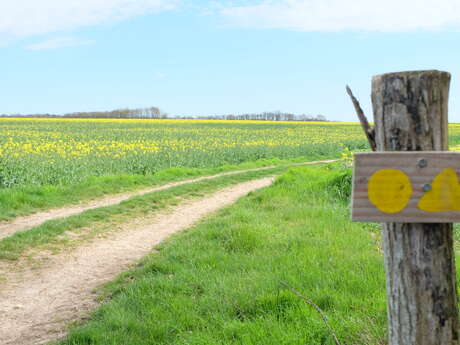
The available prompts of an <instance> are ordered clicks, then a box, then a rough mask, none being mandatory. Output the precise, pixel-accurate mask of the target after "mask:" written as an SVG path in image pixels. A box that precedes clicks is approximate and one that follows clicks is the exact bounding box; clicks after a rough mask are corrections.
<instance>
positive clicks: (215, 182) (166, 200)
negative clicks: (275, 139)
mask: <svg viewBox="0 0 460 345" xmlns="http://www.w3.org/2000/svg"><path fill="white" fill-rule="evenodd" d="M286 170H287V168H286V167H276V168H273V169H267V170H260V171H251V172H246V173H241V174H237V175H228V176H223V177H218V178H215V179H211V180H205V181H200V182H195V183H190V184H185V185H180V186H176V187H172V188H169V189H165V190H161V191H157V192H152V193H149V194H145V195H142V196H136V197H133V198H130V199H128V200H126V201H124V202H121V203H119V204H116V205H111V206H107V207H100V208H96V209H91V210H88V211H85V212H82V213H80V214H77V215H73V216H69V217H65V218H59V219H53V220H49V221H47V222H45V223H43V224H41V225H39V226H37V227H34V228H32V229H29V230H26V231H22V232H18V233H15V234H14V235H12V236H9V237H6V238H4V239H2V240H0V260H16V259H18V258H20V257H21V256H22V254H23V253H24V252H25V251H27V250H30V249H32V248H37V247H39V248H43V247H46V248H47V249H54V250H58V249H60V248H61V247H62V246H63V245H71V244H72V243H78V242H80V241H81V240H85V239H88V238H92V237H94V236H95V235H100V234H102V233H104V232H109V231H114V229H116V227H117V224H122V223H126V222H128V221H129V220H133V219H138V218H142V217H143V216H145V215H146V214H149V213H152V212H154V211H157V210H159V209H162V208H165V207H167V206H171V205H175V204H177V203H178V202H179V201H181V200H183V199H188V198H193V197H199V196H203V195H205V194H208V193H210V192H213V191H216V190H218V189H220V188H223V187H226V186H230V185H233V184H237V183H239V182H245V181H249V180H253V179H257V178H261V177H264V176H268V175H273V174H280V173H282V172H284V171H286ZM67 232H71V236H67V235H66V233H67Z"/></svg>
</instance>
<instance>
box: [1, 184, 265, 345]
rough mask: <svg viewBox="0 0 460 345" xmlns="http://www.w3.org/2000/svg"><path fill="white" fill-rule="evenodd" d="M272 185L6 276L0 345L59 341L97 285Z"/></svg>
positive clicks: (183, 209)
mask: <svg viewBox="0 0 460 345" xmlns="http://www.w3.org/2000/svg"><path fill="white" fill-rule="evenodd" d="M202 179H203V178H202ZM272 181H273V177H266V178H262V179H258V180H253V181H249V182H245V183H241V184H238V185H234V186H231V187H228V188H225V189H222V190H220V191H218V192H216V193H213V194H211V195H209V196H206V197H203V198H200V199H196V200H191V201H190V200H189V201H184V202H183V203H181V204H179V205H177V206H175V207H171V208H169V209H168V210H166V211H163V212H162V213H159V214H158V213H157V214H154V215H151V216H148V217H146V218H145V219H143V220H142V221H141V222H139V220H135V221H133V222H129V223H126V224H124V225H123V229H122V230H121V231H119V232H116V233H113V234H112V235H111V237H109V238H97V239H94V240H93V241H91V242H89V243H84V244H82V245H81V246H80V247H78V248H76V249H75V250H73V251H71V252H67V253H60V254H57V255H55V256H50V257H49V258H48V260H46V263H45V264H43V266H41V267H38V268H25V269H24V270H22V271H20V272H18V271H14V272H13V271H12V272H10V273H8V272H7V273H6V276H5V277H6V282H2V283H1V284H0V320H1V321H0V344H3V345H13V344H14V345H32V344H34V345H35V344H44V343H47V342H49V341H52V340H55V339H58V338H60V337H63V336H64V335H65V331H66V325H67V324H68V323H69V322H71V321H76V320H81V319H82V318H84V317H85V316H87V315H88V313H89V311H90V310H92V309H94V307H95V306H96V304H97V302H96V297H97V296H96V294H95V293H94V290H95V289H96V288H97V287H99V286H101V284H104V283H106V282H108V281H110V280H113V279H114V278H115V277H116V276H117V275H118V274H119V273H121V272H123V271H125V270H127V269H128V268H129V267H130V266H131V265H133V264H135V263H136V262H138V261H139V260H140V259H141V258H142V257H143V256H145V255H147V254H148V253H150V252H151V251H152V249H153V247H154V246H155V245H157V244H158V243H159V242H161V241H162V240H163V239H165V238H167V237H168V236H169V235H171V234H173V233H175V232H178V231H181V230H184V229H186V228H189V227H190V226H191V225H193V224H194V223H196V222H197V221H199V220H201V219H203V218H204V217H206V216H208V215H209V214H211V213H213V212H215V211H217V210H219V209H221V208H223V207H225V206H228V205H230V204H232V203H233V202H235V201H236V200H237V199H239V198H240V197H242V196H244V195H246V194H247V193H249V192H251V191H254V190H256V189H259V188H262V187H266V186H268V185H270V184H271V183H272ZM180 183H187V182H185V181H182V182H180ZM160 188H167V187H166V186H162V187H160ZM138 193H139V192H138ZM131 195H132V194H131ZM112 200H113V199H112ZM99 202H101V201H99ZM105 202H107V201H105ZM55 215H56V214H54V216H55ZM49 216H50V217H52V216H51V214H49Z"/></svg>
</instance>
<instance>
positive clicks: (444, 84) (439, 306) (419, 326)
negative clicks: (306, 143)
mask: <svg viewBox="0 0 460 345" xmlns="http://www.w3.org/2000/svg"><path fill="white" fill-rule="evenodd" d="M449 84H450V74H449V73H447V72H440V71H414V72H400V73H389V74H383V75H378V76H375V77H374V78H373V79H372V104H373V112H374V123H375V133H373V134H374V135H375V143H374V144H375V146H376V150H377V151H438V152H439V151H447V150H448V120H447V109H448V96H449ZM348 91H349V90H348ZM349 94H350V96H352V94H351V91H349ZM352 100H353V102H354V105H355V107H356V106H357V107H358V108H359V103H357V101H356V99H355V98H354V97H352ZM366 134H367V133H366ZM368 137H369V136H368ZM447 155H451V156H449V157H450V158H449V157H448V156H447ZM371 157H376V158H372V159H371ZM439 157H445V159H437V158H439ZM455 158H456V159H455ZM360 160H361V161H362V162H361V163H360ZM453 160H455V161H456V162H457V161H459V160H460V157H459V156H458V155H455V154H453V153H444V154H442V153H441V152H439V153H437V152H436V153H433V152H432V153H430V154H428V153H422V152H419V153H417V154H415V153H412V154H406V155H403V154H399V155H398V154H395V153H391V154H383V153H369V154H367V156H366V154H363V155H362V156H361V157H359V159H358V157H357V160H356V162H355V176H354V182H353V184H354V187H353V188H354V190H353V193H354V196H353V212H352V213H353V219H354V220H357V221H376V220H378V221H383V222H384V223H383V224H382V241H383V248H384V256H385V268H386V279H387V295H388V319H389V320H388V322H389V344H390V345H454V344H455V345H458V344H460V342H459V333H458V332H459V323H458V308H457V287H456V273H455V254H454V249H453V229H452V223H449V222H452V221H459V220H460V212H459V211H460V206H459V205H460V194H459V193H458V192H459V190H460V188H458V173H459V170H460V163H456V162H455V167H452V168H450V165H449V164H452V163H453ZM377 166H379V167H377ZM356 169H358V170H359V172H357V171H356ZM360 169H361V170H360ZM379 169H380V170H379ZM451 171H454V173H453V175H452V174H451V173H450V172H451ZM372 174H373V175H372ZM358 175H359V176H358ZM367 175H369V176H367ZM452 176H453V177H452ZM379 181H380V182H379ZM379 183H380V184H379ZM372 188H373V189H374V190H371V189H372ZM456 188H458V189H456ZM364 189H365V190H366V191H365V192H364ZM368 189H369V190H368ZM432 189H436V190H432ZM423 198H425V199H423ZM422 199H423V200H422ZM457 199H458V200H457ZM372 207H374V208H372ZM433 221H436V222H441V223H434V222H433Z"/></svg>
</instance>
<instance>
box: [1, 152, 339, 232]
mask: <svg viewBox="0 0 460 345" xmlns="http://www.w3.org/2000/svg"><path fill="white" fill-rule="evenodd" d="M334 161H335V160H324V161H314V162H303V163H295V164H292V166H299V165H312V164H320V163H331V162H334ZM273 168H275V166H268V167H263V168H255V169H247V170H238V171H230V172H226V173H221V174H217V175H211V176H203V177H198V178H193V179H187V180H183V181H178V182H172V183H168V184H165V185H162V186H157V187H150V188H145V189H141V190H138V191H135V192H129V193H123V194H118V195H111V196H107V197H103V198H99V199H96V200H93V201H91V202H89V203H88V202H87V203H82V204H80V205H75V206H66V207H62V208H56V209H52V210H48V211H45V212H39V213H34V214H31V215H28V216H23V217H17V218H15V219H13V220H12V221H7V222H0V240H1V239H2V238H5V237H8V236H10V235H13V234H14V233H16V232H19V231H24V230H27V229H30V228H32V227H35V226H37V225H40V224H42V223H44V222H46V221H48V220H51V219H57V218H63V217H68V216H71V215H74V214H78V213H81V212H84V211H87V210H90V209H94V208H98V207H104V206H110V205H115V204H118V203H120V202H122V201H125V200H128V199H130V198H132V197H134V196H139V195H144V194H148V193H152V192H156V191H160V190H164V189H168V188H172V187H176V186H180V185H183V184H188V183H194V182H199V181H204V180H210V179H214V178H217V177H222V176H228V175H236V174H241V173H245V172H250V171H258V170H268V169H273Z"/></svg>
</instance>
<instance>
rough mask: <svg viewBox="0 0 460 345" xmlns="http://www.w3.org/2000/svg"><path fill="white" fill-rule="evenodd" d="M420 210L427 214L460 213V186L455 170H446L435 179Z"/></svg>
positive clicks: (419, 205)
mask: <svg viewBox="0 0 460 345" xmlns="http://www.w3.org/2000/svg"><path fill="white" fill-rule="evenodd" d="M418 208H419V209H421V210H422V211H426V212H446V211H460V185H459V183H458V177H457V173H456V172H455V170H453V169H450V168H449V169H444V170H443V171H441V172H440V173H439V174H438V175H437V176H436V177H435V178H434V180H433V183H432V185H431V190H430V191H429V192H426V193H425V194H424V195H423V197H422V198H421V199H420V202H419V203H418Z"/></svg>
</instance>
